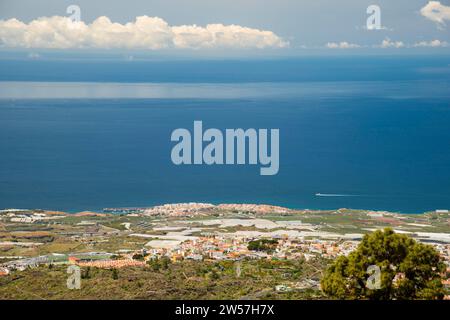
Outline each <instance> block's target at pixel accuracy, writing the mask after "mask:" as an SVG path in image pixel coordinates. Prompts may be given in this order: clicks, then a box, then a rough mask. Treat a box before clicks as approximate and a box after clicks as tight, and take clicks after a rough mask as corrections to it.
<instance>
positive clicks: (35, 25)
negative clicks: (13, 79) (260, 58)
mask: <svg viewBox="0 0 450 320" xmlns="http://www.w3.org/2000/svg"><path fill="white" fill-rule="evenodd" d="M0 47H10V48H33V49H85V48H90V49H144V50H160V49H194V50H196V49H216V48H228V49H265V48H287V47H289V42H288V41H285V40H283V39H282V38H281V37H279V36H278V35H276V34H275V33H273V32H272V31H268V30H259V29H254V28H248V27H243V26H240V25H223V24H208V25H206V26H205V27H201V26H197V25H180V26H170V25H169V24H168V23H167V22H166V21H165V20H163V19H161V18H158V17H148V16H139V17H136V20H135V21H133V22H128V23H125V24H121V23H116V22H112V21H111V20H110V19H109V18H108V17H106V16H101V17H98V18H97V19H95V20H94V21H93V22H92V23H90V24H86V23H84V22H83V21H72V20H71V19H70V18H68V17H63V16H53V17H41V18H38V19H35V20H32V21H30V22H29V23H24V22H22V21H19V20H17V19H15V18H13V19H9V20H0Z"/></svg>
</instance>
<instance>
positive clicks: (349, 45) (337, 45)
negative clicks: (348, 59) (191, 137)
mask: <svg viewBox="0 0 450 320" xmlns="http://www.w3.org/2000/svg"><path fill="white" fill-rule="evenodd" d="M359 47H360V45H358V44H354V43H348V42H347V41H343V42H339V43H337V42H328V43H327V48H329V49H354V48H359Z"/></svg>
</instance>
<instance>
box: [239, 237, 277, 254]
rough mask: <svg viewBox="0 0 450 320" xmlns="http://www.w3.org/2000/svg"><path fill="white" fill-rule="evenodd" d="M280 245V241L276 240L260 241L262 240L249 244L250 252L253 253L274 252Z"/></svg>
mask: <svg viewBox="0 0 450 320" xmlns="http://www.w3.org/2000/svg"><path fill="white" fill-rule="evenodd" d="M277 244H278V241H277V240H275V239H260V240H254V241H250V242H249V243H248V246H247V248H248V250H252V251H266V252H271V251H273V250H274V249H275V248H276V246H277Z"/></svg>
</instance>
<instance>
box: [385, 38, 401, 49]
mask: <svg viewBox="0 0 450 320" xmlns="http://www.w3.org/2000/svg"><path fill="white" fill-rule="evenodd" d="M404 46H405V44H404V43H403V42H402V41H392V40H391V39H389V38H386V39H384V40H383V41H382V42H381V46H380V47H381V48H397V49H398V48H403V47H404Z"/></svg>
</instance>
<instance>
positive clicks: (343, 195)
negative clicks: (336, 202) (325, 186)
mask: <svg viewBox="0 0 450 320" xmlns="http://www.w3.org/2000/svg"><path fill="white" fill-rule="evenodd" d="M316 197H359V195H357V194H336V193H316Z"/></svg>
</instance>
